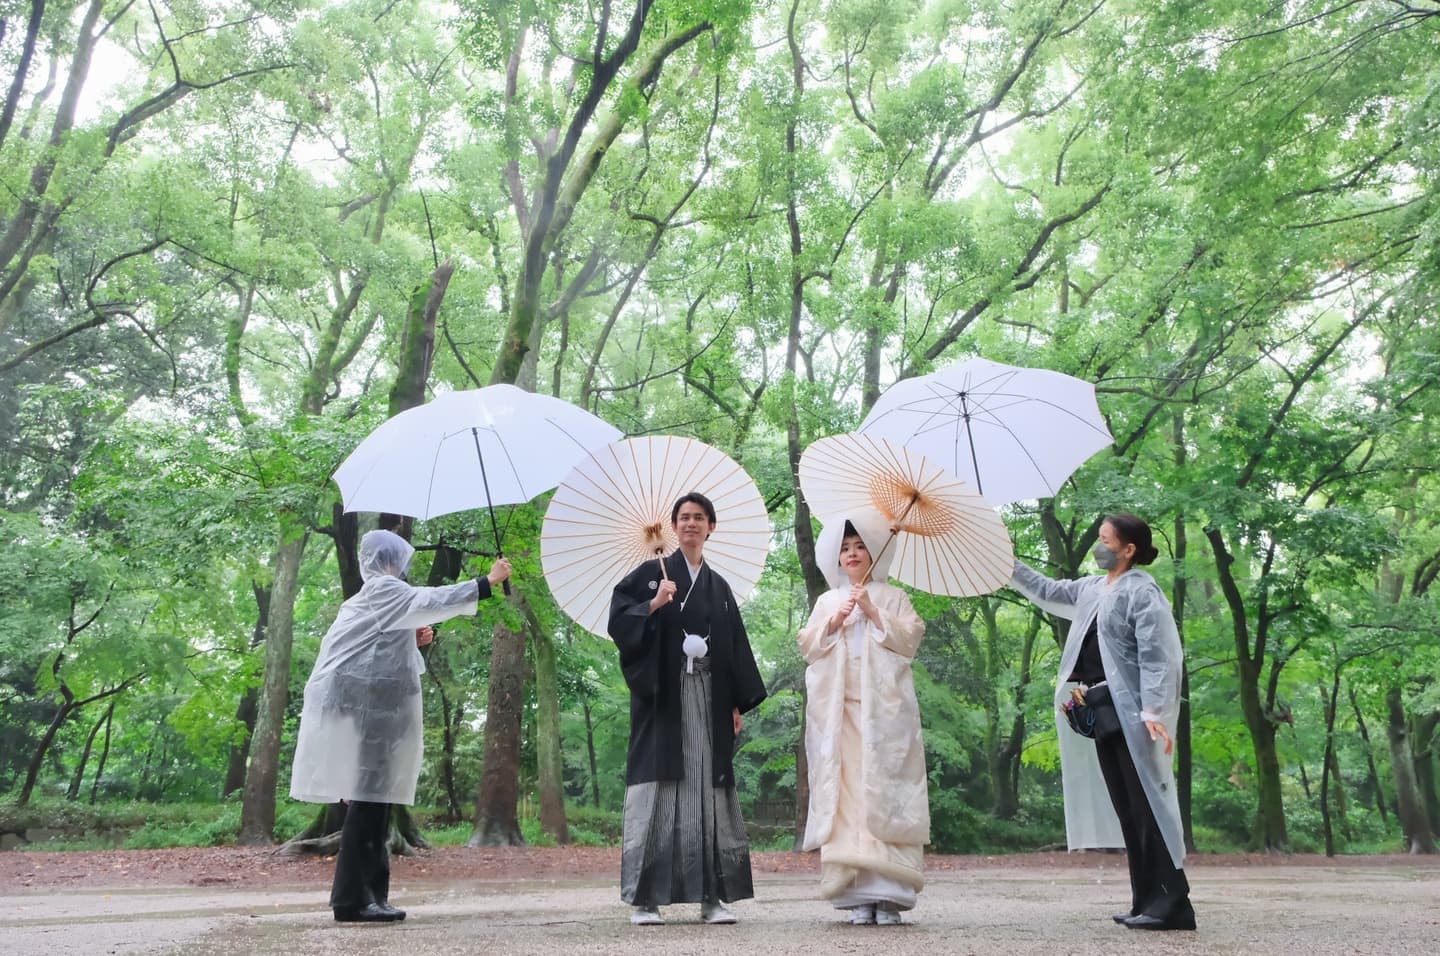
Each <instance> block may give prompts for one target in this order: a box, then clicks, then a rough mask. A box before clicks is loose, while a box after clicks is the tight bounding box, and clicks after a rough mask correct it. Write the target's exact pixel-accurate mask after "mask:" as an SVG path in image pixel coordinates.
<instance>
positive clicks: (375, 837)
mask: <svg viewBox="0 0 1440 956" xmlns="http://www.w3.org/2000/svg"><path fill="white" fill-rule="evenodd" d="M389 840H390V804H388V803H364V802H362V801H359V800H352V801H350V806H349V809H348V810H346V811H345V825H344V826H343V827H341V828H340V852H339V853H337V854H336V855H335V881H334V882H333V883H331V884H330V908H331V909H337V910H343V909H360V908H361V907H363V906H368V905H369V904H371V903H384V902H386V901H387V900H389V899H390V848H389V846H388V844H389Z"/></svg>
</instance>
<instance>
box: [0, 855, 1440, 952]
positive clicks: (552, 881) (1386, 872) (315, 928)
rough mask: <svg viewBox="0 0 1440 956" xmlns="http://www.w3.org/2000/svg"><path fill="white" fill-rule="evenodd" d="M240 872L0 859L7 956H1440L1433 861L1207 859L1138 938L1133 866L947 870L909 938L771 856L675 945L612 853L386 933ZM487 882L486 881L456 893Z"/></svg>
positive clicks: (981, 860) (156, 859) (288, 869)
mask: <svg viewBox="0 0 1440 956" xmlns="http://www.w3.org/2000/svg"><path fill="white" fill-rule="evenodd" d="M209 852H211V853H213V854H219V853H222V851H209ZM162 853H163V851H162ZM230 853H232V854H235V856H231V857H227V856H223V855H222V856H219V857H216V858H215V859H217V860H219V861H220V863H219V864H217V866H219V867H220V870H221V872H218V873H199V874H195V875H192V877H190V878H189V879H187V880H186V881H184V882H180V881H178V880H175V879H173V878H170V879H167V878H166V872H167V871H166V870H165V868H164V867H163V866H162V865H161V862H160V861H162V860H164V859H167V858H166V857H164V856H163V855H162V856H150V857H146V856H134V857H127V856H125V855H124V854H108V855H103V856H102V855H95V856H94V858H93V859H92V860H91V869H90V870H89V872H88V874H87V873H84V872H79V870H80V869H81V868H82V867H83V866H84V863H83V862H82V861H83V860H84V859H85V857H86V855H83V854H80V855H71V854H63V855H62V854H3V855H0V951H3V952H4V953H6V954H32V953H34V954H50V953H55V954H60V953H106V954H109V953H116V954H132V953H147V954H177V956H178V954H187V956H188V954H241V953H243V954H272V953H306V954H346V956H349V954H357V956H364V954H382V953H401V954H405V956H423V954H441V953H445V954H448V953H456V954H459V953H464V954H474V953H565V954H589V953H613V954H625V956H638V954H640V953H644V952H646V951H650V952H664V953H672V952H673V953H736V952H756V953H767V954H768V953H812V952H814V953H818V952H830V953H862V952H871V951H875V950H880V951H883V952H885V953H887V954H888V953H898V954H907V953H916V954H920V953H923V954H927V956H937V954H942V953H999V954H1006V956H1011V954H1029V953H1037V954H1046V956H1054V954H1057V953H1097V954H1098V953H1105V954H1126V953H1137V954H1138V953H1145V954H1155V953H1277V954H1292V953H1293V954H1306V956H1309V954H1328V953H1336V954H1339V953H1346V954H1376V956H1389V954H1426V956H1434V954H1440V860H1430V859H1423V858H1422V859H1415V858H1409V857H1383V858H1373V857H1372V858H1365V859H1363V860H1358V861H1357V860H1343V859H1342V860H1341V861H1340V862H1338V863H1330V862H1327V861H1323V860H1317V859H1316V858H1311V857H1293V858H1289V859H1288V860H1285V859H1282V860H1278V861H1277V860H1265V861H1263V862H1256V861H1253V860H1247V859H1245V858H1235V857H1221V858H1211V859H1207V858H1204V857H1197V858H1192V860H1191V861H1190V863H1189V865H1188V866H1187V871H1188V872H1189V874H1190V878H1191V882H1192V885H1193V893H1192V898H1193V900H1194V903H1195V909H1196V911H1197V914H1198V918H1199V923H1200V929H1199V930H1198V931H1197V932H1194V933H1141V932H1138V931H1134V930H1127V929H1125V928H1123V927H1120V926H1116V925H1115V924H1113V923H1112V922H1111V921H1110V920H1109V918H1108V916H1109V914H1110V913H1111V912H1112V911H1114V910H1116V909H1119V908H1120V907H1121V906H1122V905H1123V904H1124V903H1125V902H1127V898H1128V889H1127V883H1126V873H1125V869H1124V859H1123V857H1119V856H1110V855H1101V854H1077V855H1073V856H1065V855H1062V854H1056V855H1027V856H1020V857H992V858H986V857H951V858H936V859H935V863H936V864H937V866H936V867H935V868H933V869H932V870H931V872H930V874H929V884H928V885H927V886H926V889H925V891H924V893H923V894H922V895H921V898H920V905H919V907H918V908H917V909H916V910H915V911H914V912H913V913H909V914H906V919H907V922H906V924H905V925H903V926H900V927H893V928H892V927H878V926H866V927H852V926H849V925H846V924H844V923H843V922H841V917H840V914H838V913H836V912H835V911H833V910H830V909H829V908H828V907H827V906H826V905H825V904H824V903H822V902H819V901H817V900H815V899H814V892H815V875H814V873H813V864H812V861H811V858H809V857H802V856H799V855H793V854H773V855H771V854H765V855H761V857H764V858H757V865H756V871H757V872H756V895H757V898H756V899H754V900H747V901H743V902H739V903H736V904H735V905H734V906H733V909H734V910H735V912H736V914H737V915H738V916H739V918H740V922H739V923H738V924H737V925H734V926H705V925H702V924H700V923H699V920H698V916H699V913H698V909H699V908H698V906H693V905H689V906H673V907H667V908H665V910H664V911H663V912H664V916H665V918H666V920H667V925H665V926H659V927H646V928H637V927H632V926H630V925H629V922H628V919H627V916H628V909H627V908H626V907H624V906H623V905H622V904H621V903H620V902H619V900H618V898H617V890H616V882H615V879H614V874H613V873H610V872H599V871H600V870H602V869H605V870H607V871H608V869H609V866H610V863H611V858H610V851H596V852H595V853H592V854H588V855H587V854H583V853H582V854H581V855H580V856H578V857H577V856H575V855H573V854H569V855H567V853H568V851H550V853H549V854H548V855H547V854H546V853H545V851H525V853H526V854H528V855H526V856H522V857H518V858H515V860H518V862H519V863H520V864H522V865H523V866H524V872H505V873H500V872H497V866H496V865H495V864H494V863H493V862H491V863H488V864H483V865H482V864H480V863H477V864H475V866H474V867H470V868H467V867H466V866H465V865H463V863H464V861H472V862H473V861H475V860H481V861H486V860H488V861H494V860H500V861H502V862H503V861H506V860H507V859H511V858H508V857H506V856H505V855H504V851H469V853H470V854H471V855H466V853H465V851H456V850H452V851H447V853H446V854H441V855H438V856H432V857H429V858H421V859H420V860H414V861H397V866H396V880H395V883H394V886H393V888H392V893H391V901H392V902H393V903H395V904H396V905H398V906H401V907H404V908H405V909H407V910H408V911H409V919H407V920H406V921H405V922H404V923H397V924H389V925H380V926H361V925H353V924H345V925H341V924H336V923H335V922H333V921H332V920H331V919H330V914H329V911H328V910H327V909H325V902H326V896H327V889H328V886H327V884H328V875H329V864H328V862H327V861H307V862H304V863H300V864H292V863H284V862H276V861H274V860H273V859H270V858H267V857H265V856H263V855H260V856H257V855H256V854H258V853H260V851H230ZM486 853H488V854H489V855H482V856H475V854H486ZM537 853H538V854H539V856H536V854H537ZM770 857H773V859H767V858H770ZM256 859H259V860H262V861H265V860H268V862H266V863H265V866H266V869H265V870H264V871H263V872H257V871H256V870H255V868H254V866H253V865H252V866H249V867H248V868H247V866H244V865H234V864H235V861H236V860H240V861H242V862H244V861H251V862H253V861H254V860H256ZM227 860H228V861H229V862H230V864H231V865H230V866H228V867H226V866H224V865H223V864H225V862H226V861H227ZM447 860H452V861H460V862H459V863H457V864H456V865H454V866H447V865H445V864H446V861H447ZM147 861H149V863H148V865H147ZM547 861H548V862H547ZM512 862H514V860H512ZM226 869H228V870H230V872H232V873H233V874H234V876H233V877H231V876H227V875H226V873H225V872H224V871H225V870H226ZM475 869H479V870H483V871H487V872H488V873H489V875H488V876H485V877H481V878H464V879H456V878H453V877H454V875H455V873H467V872H473V870H475ZM508 869H510V870H514V869H515V867H513V866H512V867H510V868H508ZM566 871H568V872H569V873H571V874H576V875H567V872H566ZM527 872H528V873H531V874H540V875H529V876H527V875H526V873H527ZM287 877H288V879H287ZM27 884H28V885H27Z"/></svg>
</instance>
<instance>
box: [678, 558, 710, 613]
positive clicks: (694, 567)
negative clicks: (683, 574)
mask: <svg viewBox="0 0 1440 956" xmlns="http://www.w3.org/2000/svg"><path fill="white" fill-rule="evenodd" d="M685 567H687V568H689V569H690V586H689V587H688V588H686V589H685V596H684V597H682V598H681V599H680V610H682V611H683V610H685V602H686V601H688V600H690V594H691V593H692V592H693V591H694V590H695V582H696V581H699V580H700V572H701V571H703V570H705V559H704V558H701V559H700V563H699V564H691V563H690V559H689V558H688V557H687V558H686V559H685Z"/></svg>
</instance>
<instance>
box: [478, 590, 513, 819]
mask: <svg viewBox="0 0 1440 956" xmlns="http://www.w3.org/2000/svg"><path fill="white" fill-rule="evenodd" d="M518 599H519V595H518V594H516V595H515V597H514V598H512V603H518ZM524 675H525V640H524V636H523V635H522V634H517V633H516V632H514V631H512V630H510V629H509V628H507V627H506V626H505V625H504V624H496V625H495V630H494V632H493V633H492V635H491V643H490V688H489V693H488V697H487V700H486V708H485V713H486V718H485V752H484V764H483V765H482V767H481V770H480V789H479V793H478V794H477V796H476V798H475V830H474V832H473V833H471V834H470V839H469V840H468V841H466V844H465V845H466V846H472V847H475V846H523V845H524V843H525V840H524V838H523V837H522V836H521V835H520V820H519V818H518V816H517V815H516V803H517V802H518V800H519V796H520V717H521V709H522V708H523V707H524V704H525V676H524Z"/></svg>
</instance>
